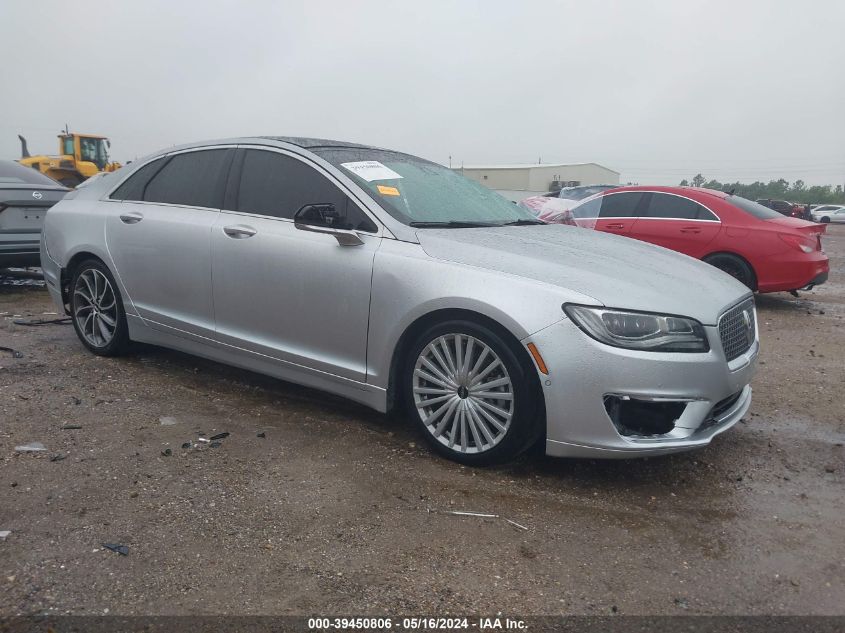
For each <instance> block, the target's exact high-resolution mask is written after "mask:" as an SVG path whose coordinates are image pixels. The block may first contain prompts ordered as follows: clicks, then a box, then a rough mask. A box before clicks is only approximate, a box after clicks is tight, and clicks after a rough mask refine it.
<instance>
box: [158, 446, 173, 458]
mask: <svg viewBox="0 0 845 633" xmlns="http://www.w3.org/2000/svg"><path fill="white" fill-rule="evenodd" d="M161 454H162V455H163V456H164V457H170V456H171V455H173V451H172V450H171V449H169V448H165V449H164V450H163V451H161Z"/></svg>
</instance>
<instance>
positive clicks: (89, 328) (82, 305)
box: [73, 268, 117, 347]
mask: <svg viewBox="0 0 845 633" xmlns="http://www.w3.org/2000/svg"><path fill="white" fill-rule="evenodd" d="M73 299H74V300H73V318H74V319H75V320H76V324H77V326H78V327H79V331H80V332H82V336H84V337H85V340H86V341H88V343H89V344H91V345H93V346H94V347H105V346H106V345H108V344H109V343H111V341H112V339H113V338H114V332H115V329H116V328H117V301H116V298H115V294H114V288H112V285H111V283H109V280H108V279H107V278H106V276H105V275H104V274H103V273H102V272H100V271H99V270H97V269H96V268H89V269H87V270H85V271H84V272H82V274H80V275H79V277H78V278H77V280H76V286H75V287H74V289H73Z"/></svg>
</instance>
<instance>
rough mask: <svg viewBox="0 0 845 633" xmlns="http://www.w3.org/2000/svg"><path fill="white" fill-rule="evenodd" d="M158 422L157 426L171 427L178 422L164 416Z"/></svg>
mask: <svg viewBox="0 0 845 633" xmlns="http://www.w3.org/2000/svg"><path fill="white" fill-rule="evenodd" d="M158 421H159V424H161V425H162V426H173V425H174V424H176V423H178V422H179V420H177V419H176V418H174V417H172V416H169V415H164V416H162V417H160V418H159V419H158Z"/></svg>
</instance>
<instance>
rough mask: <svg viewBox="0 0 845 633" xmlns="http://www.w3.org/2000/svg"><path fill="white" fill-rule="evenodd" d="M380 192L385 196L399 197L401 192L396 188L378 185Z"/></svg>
mask: <svg viewBox="0 0 845 633" xmlns="http://www.w3.org/2000/svg"><path fill="white" fill-rule="evenodd" d="M377 187H378V192H379V193H380V194H381V195H383V196H398V195H400V194H399V190H398V189H397V188H396V187H385V186H384V185H377Z"/></svg>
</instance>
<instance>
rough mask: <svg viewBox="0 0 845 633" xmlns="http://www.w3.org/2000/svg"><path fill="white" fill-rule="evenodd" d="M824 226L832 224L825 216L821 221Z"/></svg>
mask: <svg viewBox="0 0 845 633" xmlns="http://www.w3.org/2000/svg"><path fill="white" fill-rule="evenodd" d="M819 221H820V222H821V223H822V224H830V218H829V217H827V216H824V217H823V218H822V219H821V220H819Z"/></svg>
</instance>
